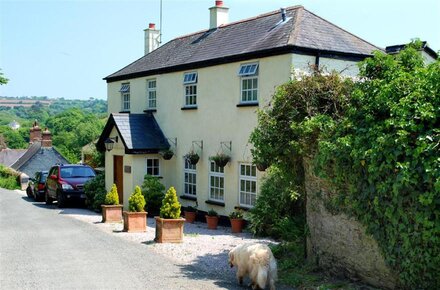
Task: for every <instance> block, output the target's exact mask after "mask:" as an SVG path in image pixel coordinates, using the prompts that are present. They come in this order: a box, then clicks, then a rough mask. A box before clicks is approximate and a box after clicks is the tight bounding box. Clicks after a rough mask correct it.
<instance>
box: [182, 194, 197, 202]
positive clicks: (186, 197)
mask: <svg viewBox="0 0 440 290" xmlns="http://www.w3.org/2000/svg"><path fill="white" fill-rule="evenodd" d="M180 198H181V199H186V200H193V201H197V197H196V196H191V195H181V196H180Z"/></svg>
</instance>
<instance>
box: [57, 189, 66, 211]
mask: <svg viewBox="0 0 440 290" xmlns="http://www.w3.org/2000/svg"><path fill="white" fill-rule="evenodd" d="M57 205H58V207H59V208H63V207H65V206H66V201H65V199H64V196H63V193H62V192H58V193H57Z"/></svg>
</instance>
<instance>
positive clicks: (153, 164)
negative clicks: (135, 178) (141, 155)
mask: <svg viewBox="0 0 440 290" xmlns="http://www.w3.org/2000/svg"><path fill="white" fill-rule="evenodd" d="M147 174H148V175H151V176H159V175H160V171H159V159H158V158H147Z"/></svg>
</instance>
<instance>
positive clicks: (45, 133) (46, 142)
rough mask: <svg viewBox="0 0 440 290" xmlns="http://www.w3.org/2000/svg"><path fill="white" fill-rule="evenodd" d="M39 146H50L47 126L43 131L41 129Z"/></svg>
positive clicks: (50, 141)
mask: <svg viewBox="0 0 440 290" xmlns="http://www.w3.org/2000/svg"><path fill="white" fill-rule="evenodd" d="M41 146H42V147H52V134H51V133H50V132H49V130H48V129H47V128H46V129H44V131H43V137H42V140H41Z"/></svg>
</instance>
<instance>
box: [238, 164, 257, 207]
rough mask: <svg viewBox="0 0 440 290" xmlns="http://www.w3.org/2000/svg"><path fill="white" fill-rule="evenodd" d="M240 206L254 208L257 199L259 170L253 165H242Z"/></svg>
mask: <svg viewBox="0 0 440 290" xmlns="http://www.w3.org/2000/svg"><path fill="white" fill-rule="evenodd" d="M239 179H240V205H243V206H246V207H252V206H254V205H255V200H256V199H257V169H256V166H255V165H252V164H240V176H239Z"/></svg>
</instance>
